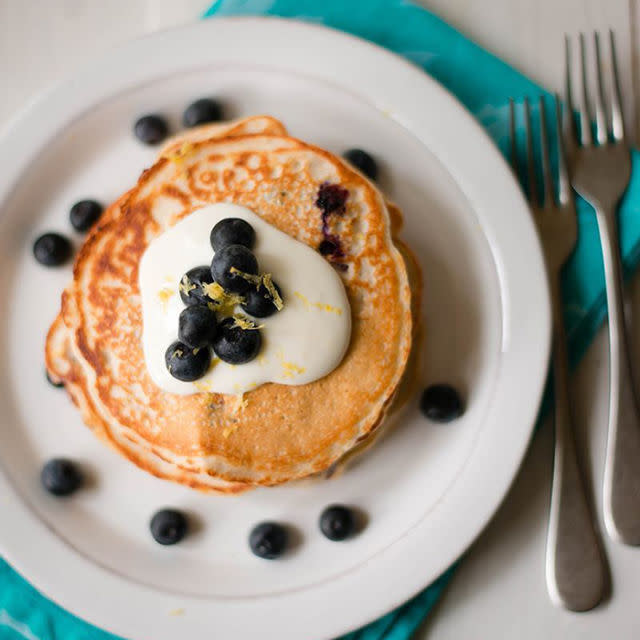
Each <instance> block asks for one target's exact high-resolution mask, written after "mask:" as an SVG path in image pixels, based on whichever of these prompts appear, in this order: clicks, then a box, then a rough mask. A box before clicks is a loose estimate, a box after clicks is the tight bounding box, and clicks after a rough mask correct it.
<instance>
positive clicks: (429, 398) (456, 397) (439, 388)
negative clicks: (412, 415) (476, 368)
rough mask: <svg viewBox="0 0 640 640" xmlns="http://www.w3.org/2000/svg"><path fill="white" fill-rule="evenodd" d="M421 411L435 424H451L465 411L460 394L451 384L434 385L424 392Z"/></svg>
mask: <svg viewBox="0 0 640 640" xmlns="http://www.w3.org/2000/svg"><path fill="white" fill-rule="evenodd" d="M420 410H421V411H422V413H423V414H424V415H425V417H427V418H429V420H433V421H434V422H451V421H452V420H455V419H456V418H459V417H460V416H461V415H462V412H463V411H464V407H463V404H462V399H461V398H460V394H459V393H458V392H457V391H456V390H455V389H454V388H453V387H452V386H451V385H449V384H434V385H431V386H430V387H427V388H426V389H425V390H424V391H423V392H422V398H420Z"/></svg>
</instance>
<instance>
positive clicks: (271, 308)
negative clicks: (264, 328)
mask: <svg viewBox="0 0 640 640" xmlns="http://www.w3.org/2000/svg"><path fill="white" fill-rule="evenodd" d="M271 286H272V287H273V289H272V288H271V287H267V286H266V285H265V284H264V282H261V283H260V285H258V287H255V288H252V289H249V291H247V293H246V294H245V296H244V302H243V303H242V304H241V307H242V309H243V311H246V312H247V313H248V314H249V315H250V316H253V317H254V318H267V317H268V316H271V315H273V314H274V313H276V311H280V309H282V304H283V302H282V291H281V289H280V287H279V286H278V285H277V284H276V283H275V282H272V283H271ZM274 293H276V294H277V295H276V296H274Z"/></svg>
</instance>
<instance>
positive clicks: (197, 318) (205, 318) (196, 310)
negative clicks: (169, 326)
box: [178, 304, 217, 349]
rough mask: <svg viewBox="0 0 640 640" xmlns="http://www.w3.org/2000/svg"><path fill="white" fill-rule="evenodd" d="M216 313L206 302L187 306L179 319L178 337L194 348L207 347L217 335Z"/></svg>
mask: <svg viewBox="0 0 640 640" xmlns="http://www.w3.org/2000/svg"><path fill="white" fill-rule="evenodd" d="M216 327H217V323H216V314H215V311H212V310H211V309H209V307H207V306H206V305H204V304H197V305H193V306H190V307H187V308H186V309H184V310H183V311H182V313H181V314H180V318H179V319H178V339H179V340H180V342H184V344H186V345H187V346H188V347H191V348H192V349H198V348H202V347H206V346H207V345H209V344H210V343H211V341H212V340H213V338H214V337H215V335H216Z"/></svg>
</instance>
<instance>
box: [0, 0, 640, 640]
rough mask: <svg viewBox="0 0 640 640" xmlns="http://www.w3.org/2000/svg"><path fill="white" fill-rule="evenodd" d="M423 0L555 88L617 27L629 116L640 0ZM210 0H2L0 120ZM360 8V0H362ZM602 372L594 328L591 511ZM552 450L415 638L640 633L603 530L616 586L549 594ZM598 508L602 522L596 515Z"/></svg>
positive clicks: (598, 458)
mask: <svg viewBox="0 0 640 640" xmlns="http://www.w3.org/2000/svg"><path fill="white" fill-rule="evenodd" d="M421 1H422V4H424V5H425V6H427V7H428V8H430V9H432V10H434V11H435V12H436V13H437V14H438V15H440V16H441V17H443V18H444V19H445V20H447V21H449V22H450V23H451V24H453V25H454V26H455V27H457V28H459V29H460V30H461V31H463V32H464V33H466V34H468V35H469V36H471V37H472V38H474V39H475V40H476V41H477V42H478V43H479V44H481V45H482V46H484V47H486V48H487V49H489V50H491V51H493V52H495V53H496V54H498V55H499V56H501V57H502V58H503V59H505V60H506V61H508V62H509V63H511V64H512V65H514V66H516V67H517V68H519V69H520V70H522V71H523V72H524V73H526V74H528V75H529V76H530V77H532V78H533V79H534V80H536V81H538V82H540V83H542V84H544V85H545V86H547V87H548V88H549V89H555V90H560V88H561V77H562V54H561V52H562V36H563V34H564V33H565V32H566V33H577V32H578V31H580V30H584V31H587V32H589V31H591V30H593V29H596V28H599V29H607V28H613V29H614V30H615V31H616V35H617V38H618V53H619V56H620V63H621V67H622V73H623V79H624V90H625V97H626V108H627V115H628V120H629V122H635V115H634V110H633V104H634V99H633V97H634V95H635V97H636V99H635V102H636V104H638V102H637V100H638V96H639V93H640V92H639V91H638V89H639V86H640V77H639V76H638V64H639V60H640V58H639V57H638V56H640V41H639V40H638V34H639V33H640V0H421ZM209 3H210V0H0V96H1V99H0V127H1V126H2V125H3V124H4V123H5V122H6V121H7V120H8V119H9V118H10V117H11V115H12V114H14V113H15V112H16V111H18V110H20V108H21V107H22V106H23V105H24V104H25V102H27V101H28V100H30V99H31V98H32V97H33V96H34V95H36V94H37V93H38V92H39V91H41V90H42V89H43V88H45V87H46V86H48V85H50V84H51V83H53V82H55V81H56V80H58V79H59V78H62V77H64V76H66V75H68V74H72V73H73V72H74V69H76V68H77V67H78V66H80V65H83V64H85V63H86V62H87V60H88V59H90V58H91V56H94V55H99V54H102V53H103V52H105V51H108V50H109V48H110V47H112V46H114V45H116V44H118V43H119V42H122V41H124V40H127V39H130V38H133V37H136V36H138V35H141V34H144V33H148V32H150V31H153V30H156V29H161V28H166V27H169V26H172V25H177V24H181V23H185V22H189V21H192V20H195V19H197V17H198V16H199V15H200V14H201V13H202V12H203V11H204V9H205V8H206V7H207V6H208V4H209ZM362 7H363V10H364V9H366V0H362ZM631 305H632V308H633V310H634V311H635V314H634V315H635V318H640V278H638V277H636V278H635V281H634V282H633V285H632V292H631ZM634 326H635V329H636V330H635V334H636V343H640V339H637V338H639V337H640V320H636V321H635V322H634ZM639 346H640V344H639ZM636 356H640V349H636ZM635 360H636V362H638V361H639V360H640V357H636V358H635ZM607 376H608V370H607V337H606V333H605V332H604V331H601V332H600V334H599V336H598V338H597V339H596V341H595V342H594V344H593V345H592V346H591V348H590V350H589V352H588V354H587V357H586V358H585V359H584V360H583V362H582V363H581V365H580V367H579V369H578V371H577V372H576V374H575V375H574V381H573V392H574V399H575V405H576V418H577V423H578V425H579V427H580V440H581V448H583V450H584V455H585V456H586V460H587V462H588V468H589V475H590V477H591V478H592V481H593V485H594V496H595V501H596V505H597V507H598V510H600V507H601V503H602V500H601V491H600V484H601V478H602V469H603V458H604V443H605V435H606V434H605V426H606V412H607V397H606V387H607ZM551 461H552V435H551V429H550V424H546V425H545V426H544V428H543V429H542V430H541V432H540V433H538V434H537V435H536V437H535V438H534V440H533V443H532V445H531V448H530V451H529V453H528V455H527V458H526V460H525V462H524V465H523V467H522V470H521V471H520V474H519V476H518V478H517V480H516V482H515V484H514V486H513V488H512V489H511V491H510V493H509V495H508V496H507V498H506V500H505V502H504V504H503V506H502V507H501V509H500V510H499V511H498V513H497V514H496V516H495V518H494V519H493V521H492V522H491V524H490V525H489V527H488V528H487V529H486V531H485V532H484V533H483V534H482V535H481V536H480V538H479V539H478V540H477V542H476V543H475V544H474V545H473V547H472V548H471V549H470V550H469V552H468V553H467V555H466V557H465V559H464V561H463V562H462V564H461V566H460V568H459V570H458V572H457V573H456V575H455V577H454V579H453V581H452V583H451V585H450V587H449V588H448V589H447V591H446V593H445V595H444V597H443V598H442V600H441V602H440V603H439V604H438V605H437V606H436V608H435V610H434V611H433V613H432V615H431V616H430V617H429V619H428V621H427V622H426V623H425V624H424V625H423V627H422V628H421V630H420V631H419V633H418V634H417V640H424V639H426V638H430V639H431V638H433V639H436V640H449V639H451V640H453V639H455V640H462V639H465V640H471V639H485V638H486V639H489V638H490V639H494V638H518V639H519V640H529V639H531V640H534V639H535V640H540V639H541V638H546V639H554V640H555V639H560V638H562V639H566V638H572V639H573V638H580V639H585V640H586V639H593V640H596V639H597V640H601V639H603V638H615V639H616V640H627V639H631V638H639V637H640V600H639V597H638V596H639V594H640V548H637V549H633V548H628V547H623V546H621V545H619V544H615V543H613V542H610V541H608V540H607V541H606V552H607V556H608V560H609V563H610V567H611V574H612V581H611V582H612V585H611V595H610V597H609V599H608V600H607V601H606V602H605V603H604V604H602V605H601V606H600V607H599V608H598V609H596V610H595V611H592V612H590V613H585V614H572V613H568V612H566V611H563V610H560V609H557V608H555V607H554V606H552V605H551V604H550V602H549V600H548V598H547V593H546V588H545V582H544V570H543V563H544V547H545V531H546V522H547V511H548V504H549V491H550V478H551ZM638 463H639V464H640V461H638ZM599 519H600V523H601V522H602V518H601V516H600V518H599ZM114 615H117V614H115V613H114Z"/></svg>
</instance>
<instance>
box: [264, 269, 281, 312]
mask: <svg viewBox="0 0 640 640" xmlns="http://www.w3.org/2000/svg"><path fill="white" fill-rule="evenodd" d="M262 284H263V286H264V288H265V289H266V290H267V291H268V292H269V295H270V296H271V298H272V300H273V304H274V306H275V308H276V309H277V310H278V311H281V310H282V308H283V307H284V302H283V301H282V297H281V296H280V294H279V293H278V290H277V289H276V287H275V285H274V284H273V278H272V277H271V274H270V273H263V274H262Z"/></svg>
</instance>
